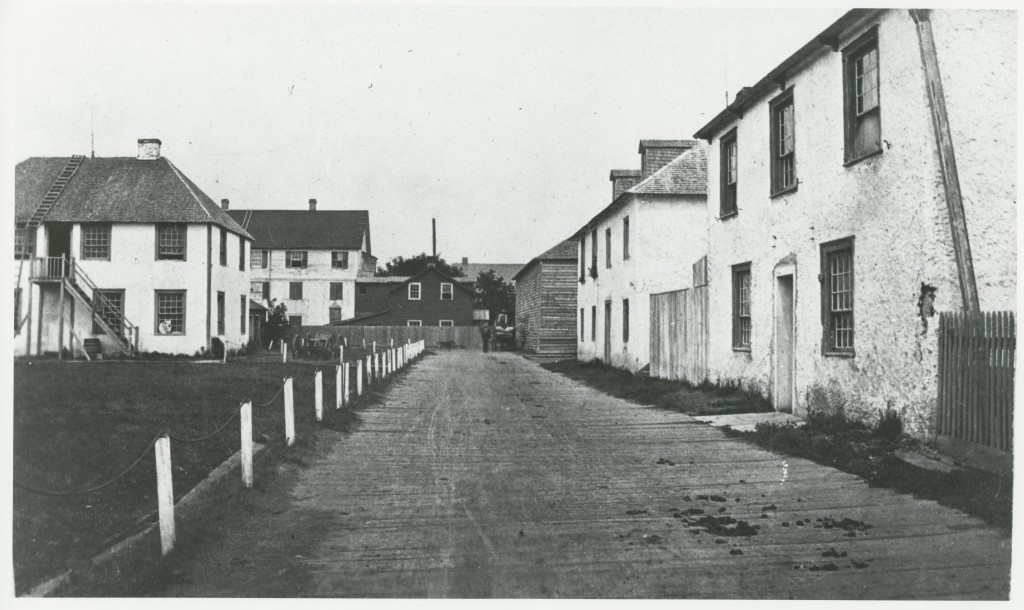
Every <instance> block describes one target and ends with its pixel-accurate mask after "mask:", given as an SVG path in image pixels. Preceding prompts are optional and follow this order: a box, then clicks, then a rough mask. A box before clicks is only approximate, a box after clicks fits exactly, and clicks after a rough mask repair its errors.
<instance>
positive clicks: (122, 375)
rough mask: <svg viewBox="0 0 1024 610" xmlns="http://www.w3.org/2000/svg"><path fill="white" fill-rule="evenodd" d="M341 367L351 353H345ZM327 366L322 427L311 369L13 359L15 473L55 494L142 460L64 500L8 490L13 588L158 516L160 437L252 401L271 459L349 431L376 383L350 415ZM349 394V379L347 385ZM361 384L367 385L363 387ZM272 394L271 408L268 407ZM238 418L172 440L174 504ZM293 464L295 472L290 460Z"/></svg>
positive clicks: (228, 439) (230, 447) (213, 460)
mask: <svg viewBox="0 0 1024 610" xmlns="http://www.w3.org/2000/svg"><path fill="white" fill-rule="evenodd" d="M346 360H348V358H347V357H346ZM319 366H320V368H322V369H323V370H324V401H325V403H327V404H326V405H325V408H324V415H325V421H324V422H323V423H321V424H317V422H316V421H315V416H314V409H313V387H312V381H313V374H314V371H315V370H316V368H317V367H318V365H317V364H315V363H304V362H289V363H288V364H281V363H280V362H279V360H278V362H267V361H260V359H253V360H249V359H245V358H241V359H235V360H229V361H228V363H227V364H224V365H221V364H203V363H195V362H188V361H183V362H105V363H96V364H79V363H60V362H55V361H29V360H21V361H16V362H15V365H14V478H15V480H16V481H18V482H20V483H26V484H28V485H31V486H33V487H38V488H43V489H51V490H76V489H84V488H88V487H92V486H94V485H96V484H99V483H103V482H105V481H107V480H109V479H110V478H111V477H113V476H114V475H116V474H118V473H120V472H121V471H123V470H124V469H125V468H126V467H127V466H128V465H130V464H131V463H132V461H133V460H135V458H136V457H137V456H139V455H142V456H143V457H142V460H141V461H140V462H139V464H138V465H137V466H136V467H135V468H133V469H131V470H130V471H129V472H128V473H127V474H126V475H125V476H124V477H123V478H121V479H119V480H117V481H116V482H115V483H114V484H112V485H110V486H109V487H106V488H105V489H103V490H100V491H97V492H93V493H88V494H83V495H72V496H59V497H55V496H49V495H41V494H38V493H35V492H32V491H28V490H26V489H23V488H22V487H19V486H15V487H14V491H13V504H14V536H13V541H12V542H13V556H14V572H15V582H16V593H24V592H25V591H27V590H28V589H30V588H31V587H33V586H35V585H36V584H38V583H40V582H42V581H44V580H46V579H47V578H50V577H52V576H55V575H57V574H59V573H61V572H62V571H64V570H66V569H67V568H69V567H73V566H81V565H82V564H83V562H85V561H87V560H88V559H89V558H90V557H92V556H94V555H95V554H97V553H98V552H100V551H102V550H104V549H106V548H107V547H109V546H110V545H111V544H112V543H113V542H116V541H117V540H118V539H122V538H124V537H125V536H126V535H128V534H130V533H133V532H134V531H138V530H139V529H140V525H139V523H140V522H142V521H145V520H146V519H147V517H151V515H152V514H153V513H155V510H156V500H155V491H156V475H155V472H154V468H155V466H154V459H153V452H152V449H148V450H147V446H148V445H149V444H150V442H151V441H152V439H153V438H154V437H156V436H158V435H160V434H162V433H168V434H170V435H171V436H172V437H176V438H198V437H204V436H207V435H209V434H211V433H212V432H213V431H214V430H216V429H217V428H218V427H219V426H221V425H222V424H224V423H225V422H226V421H227V420H228V419H229V418H231V417H232V416H234V415H235V414H236V413H237V408H238V405H239V404H240V403H241V402H242V401H244V400H248V399H251V400H252V401H253V405H254V406H253V429H254V435H255V436H256V437H257V438H260V437H261V436H262V437H263V438H265V439H266V440H267V441H268V444H269V446H270V448H271V450H270V451H269V452H268V458H267V459H269V461H270V462H271V463H279V462H282V461H284V460H289V461H291V462H293V463H294V462H301V461H302V460H303V459H304V458H303V451H308V450H309V448H308V447H305V444H306V443H308V442H310V441H309V439H310V438H312V434H313V432H314V431H315V430H316V429H317V427H318V426H323V427H327V428H330V429H334V430H340V431H348V430H351V429H352V428H353V427H354V426H355V425H356V424H357V423H358V415H357V413H355V412H354V411H355V410H357V409H358V408H359V406H360V404H368V403H369V402H370V401H373V400H375V399H376V395H377V393H378V391H379V390H381V389H383V387H384V386H381V387H380V388H378V387H374V388H373V389H372V390H371V391H368V392H366V393H365V394H364V396H363V397H362V398H361V399H358V400H357V401H354V402H353V403H352V408H346V409H342V410H341V411H335V410H334V409H333V397H334V387H333V383H334V375H333V366H330V363H326V362H325V363H323V364H321V365H319ZM286 376H292V377H293V378H294V387H295V391H294V401H295V420H296V421H295V424H296V434H297V437H298V446H297V447H295V448H290V449H285V448H284V447H283V440H284V416H283V399H282V397H281V396H279V395H278V396H276V397H275V394H276V393H277V392H278V389H279V388H280V387H281V385H282V380H283V378H284V377H286ZM352 390H353V394H354V384H353V388H352ZM365 390H366V388H364V391H365ZM272 397H274V399H273V401H272V404H270V405H267V406H257V405H259V404H263V403H267V402H268V401H271V398H272ZM239 442H240V441H239V438H238V423H237V418H236V419H235V421H233V422H231V423H229V424H228V425H227V426H225V427H224V429H223V430H222V431H221V432H220V433H218V434H215V435H214V436H213V437H212V438H210V439H209V440H208V441H204V442H197V443H184V442H176V441H174V440H173V439H172V441H171V452H172V458H173V471H174V495H175V500H177V499H180V498H181V497H182V496H183V495H185V494H186V493H187V492H188V491H189V490H190V489H192V487H194V486H195V485H196V484H197V483H198V482H199V481H201V480H202V479H203V478H205V477H206V476H207V474H209V472H210V471H211V470H213V469H214V468H216V467H217V466H218V465H219V464H220V463H221V462H223V461H224V460H225V459H227V458H228V457H230V456H231V455H232V454H233V453H235V452H236V451H238V448H239ZM296 467H298V466H297V465H296Z"/></svg>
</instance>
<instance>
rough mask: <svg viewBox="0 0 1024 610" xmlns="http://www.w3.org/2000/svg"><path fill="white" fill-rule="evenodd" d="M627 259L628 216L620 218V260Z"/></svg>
mask: <svg viewBox="0 0 1024 610" xmlns="http://www.w3.org/2000/svg"><path fill="white" fill-rule="evenodd" d="M628 259H629V216H626V217H625V218H623V219H622V260H628Z"/></svg>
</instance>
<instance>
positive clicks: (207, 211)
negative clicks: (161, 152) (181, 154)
mask: <svg viewBox="0 0 1024 610" xmlns="http://www.w3.org/2000/svg"><path fill="white" fill-rule="evenodd" d="M160 159H161V160H162V161H165V162H166V163H167V165H169V166H170V167H171V170H172V171H173V172H174V175H175V176H177V177H178V180H180V181H181V183H182V184H183V185H185V188H186V189H188V193H189V194H190V195H192V198H193V199H195V200H196V203H197V204H199V207H200V208H202V210H203V211H204V212H206V216H207V218H209V219H210V221H211V222H212V221H213V214H211V213H210V210H207V209H206V206H205V205H203V202H202V200H200V199H199V196H198V195H196V192H195V191H193V190H192V187H191V186H189V185H188V181H187V180H185V177H184V176H182V175H181V172H180V171H178V168H177V167H175V165H174V164H173V163H171V160H170V159H168V158H167V157H160ZM242 230H243V231H244V230H245V228H243V229H242Z"/></svg>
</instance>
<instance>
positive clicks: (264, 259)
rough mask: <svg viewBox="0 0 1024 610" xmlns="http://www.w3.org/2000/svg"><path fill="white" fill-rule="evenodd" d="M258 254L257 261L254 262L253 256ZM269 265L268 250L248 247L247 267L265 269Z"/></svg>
mask: <svg viewBox="0 0 1024 610" xmlns="http://www.w3.org/2000/svg"><path fill="white" fill-rule="evenodd" d="M257 255H259V258H260V260H259V262H258V263H254V262H253V257H254V256H257ZM269 266H270V250H265V249H261V248H250V249H249V269H266V268H267V267H269Z"/></svg>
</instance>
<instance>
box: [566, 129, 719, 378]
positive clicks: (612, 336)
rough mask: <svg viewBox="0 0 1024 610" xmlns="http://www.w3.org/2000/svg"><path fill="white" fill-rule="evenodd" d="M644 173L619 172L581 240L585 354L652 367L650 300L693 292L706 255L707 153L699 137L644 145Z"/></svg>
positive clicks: (580, 318)
mask: <svg viewBox="0 0 1024 610" xmlns="http://www.w3.org/2000/svg"><path fill="white" fill-rule="evenodd" d="M639 152H640V155H641V166H642V169H641V170H639V171H637V170H613V171H612V172H611V181H612V198H613V201H612V203H611V204H610V205H608V207H606V208H605V209H603V210H602V211H601V212H600V213H598V214H597V215H596V216H594V217H593V218H592V219H591V220H590V221H589V222H587V224H585V225H584V226H583V227H581V228H580V229H579V230H578V231H577V232H576V233H575V235H574V236H573V239H574V240H576V241H577V242H578V243H579V267H580V268H579V276H580V277H579V288H578V292H577V305H576V306H577V310H578V311H577V320H576V324H577V333H578V339H579V341H578V343H577V346H578V347H577V357H578V359H580V360H593V359H599V360H602V361H604V362H607V363H610V364H611V365H613V366H616V367H620V368H624V369H627V370H630V371H638V370H640V369H642V368H643V367H645V366H647V364H648V363H649V362H650V330H649V328H650V295H651V294H653V293H658V292H664V291H667V290H677V289H681V288H686V287H687V286H689V284H690V282H691V277H692V276H691V268H692V264H693V262H694V261H695V260H697V259H698V258H700V257H701V256H703V254H704V252H705V251H706V243H705V216H706V212H705V202H706V190H707V184H706V180H707V154H706V150H705V146H704V145H703V143H701V142H699V141H695V140H642V141H641V142H640V151H639Z"/></svg>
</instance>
